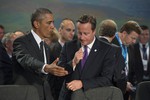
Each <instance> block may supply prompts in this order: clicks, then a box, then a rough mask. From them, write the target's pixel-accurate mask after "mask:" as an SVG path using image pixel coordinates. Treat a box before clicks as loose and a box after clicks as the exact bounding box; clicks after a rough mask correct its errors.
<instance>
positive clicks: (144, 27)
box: [140, 25, 149, 30]
mask: <svg viewBox="0 0 150 100" xmlns="http://www.w3.org/2000/svg"><path fill="white" fill-rule="evenodd" d="M140 27H141V29H142V30H148V29H149V28H148V26H146V25H140Z"/></svg>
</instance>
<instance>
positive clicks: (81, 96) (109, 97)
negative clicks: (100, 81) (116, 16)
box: [71, 86, 123, 100]
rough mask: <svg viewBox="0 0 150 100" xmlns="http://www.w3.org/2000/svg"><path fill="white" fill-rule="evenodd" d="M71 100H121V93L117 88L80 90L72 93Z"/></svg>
mask: <svg viewBox="0 0 150 100" xmlns="http://www.w3.org/2000/svg"><path fill="white" fill-rule="evenodd" d="M71 100H123V95H122V92H121V90H120V89H119V88H117V87H113V86H109V87H99V88H94V89H89V90H87V91H85V92H84V91H83V90H82V89H80V90H77V91H75V92H73V94H72V96H71Z"/></svg>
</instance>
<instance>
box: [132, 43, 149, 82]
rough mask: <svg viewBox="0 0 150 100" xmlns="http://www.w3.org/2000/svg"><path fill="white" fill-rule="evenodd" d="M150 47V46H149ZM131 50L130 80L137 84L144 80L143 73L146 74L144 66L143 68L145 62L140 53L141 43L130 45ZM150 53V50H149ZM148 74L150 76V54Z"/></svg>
mask: <svg viewBox="0 0 150 100" xmlns="http://www.w3.org/2000/svg"><path fill="white" fill-rule="evenodd" d="M149 47H150V46H149ZM130 51H131V53H132V55H133V56H132V57H131V59H132V61H133V63H131V64H132V65H131V66H130V70H129V72H130V73H129V80H130V81H131V82H132V83H133V84H134V85H137V84H138V83H140V82H142V81H143V75H144V68H143V62H142V57H141V53H140V47H139V43H137V44H135V45H133V47H130ZM149 54H150V51H149ZM147 75H148V76H149V77H150V56H149V58H148V70H147Z"/></svg>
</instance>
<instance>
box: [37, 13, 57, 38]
mask: <svg viewBox="0 0 150 100" xmlns="http://www.w3.org/2000/svg"><path fill="white" fill-rule="evenodd" d="M43 16H44V17H43V20H41V21H37V22H36V25H37V26H36V25H35V27H36V33H37V34H38V35H39V36H40V37H41V38H42V39H43V38H49V37H50V36H51V33H52V31H53V29H54V18H53V15H52V14H45V15H43Z"/></svg>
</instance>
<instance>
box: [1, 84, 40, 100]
mask: <svg viewBox="0 0 150 100" xmlns="http://www.w3.org/2000/svg"><path fill="white" fill-rule="evenodd" d="M0 100H39V94H38V91H37V89H36V88H35V87H34V86H32V85H0Z"/></svg>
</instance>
